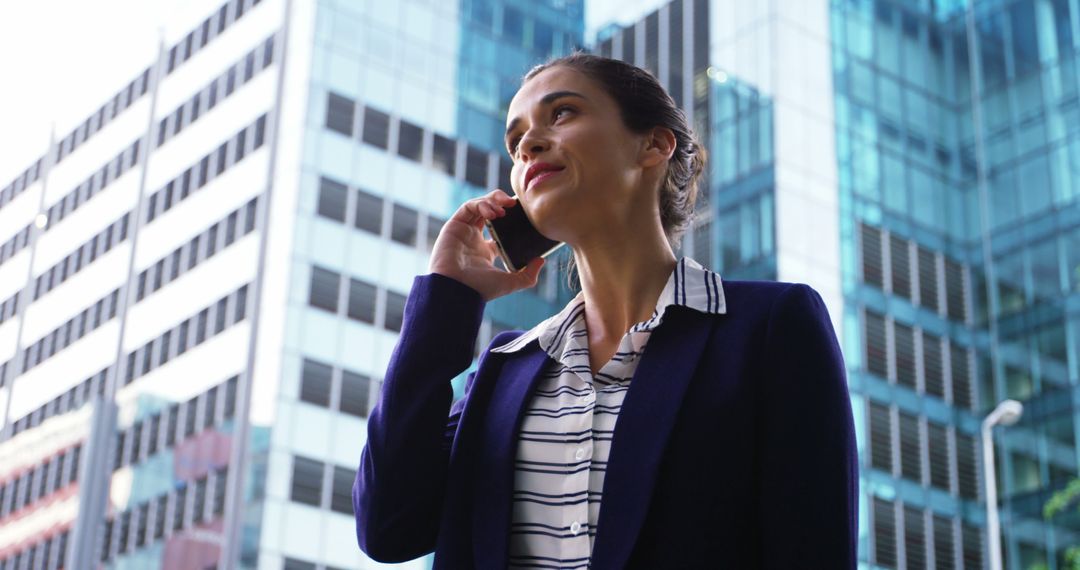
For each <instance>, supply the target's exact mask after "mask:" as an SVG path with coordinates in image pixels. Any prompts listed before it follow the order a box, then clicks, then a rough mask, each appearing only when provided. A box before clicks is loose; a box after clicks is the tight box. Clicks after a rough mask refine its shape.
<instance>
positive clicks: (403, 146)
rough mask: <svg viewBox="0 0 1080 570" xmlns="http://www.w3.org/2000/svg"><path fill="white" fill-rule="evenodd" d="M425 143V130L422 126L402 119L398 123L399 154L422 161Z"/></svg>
mask: <svg viewBox="0 0 1080 570" xmlns="http://www.w3.org/2000/svg"><path fill="white" fill-rule="evenodd" d="M423 144H424V131H423V129H421V128H420V127H418V126H416V125H414V124H412V123H410V122H408V121H405V120H402V121H400V122H399V125H398V154H399V155H401V156H403V157H405V158H407V159H409V160H414V161H416V162H420V159H421V153H422V150H423Z"/></svg>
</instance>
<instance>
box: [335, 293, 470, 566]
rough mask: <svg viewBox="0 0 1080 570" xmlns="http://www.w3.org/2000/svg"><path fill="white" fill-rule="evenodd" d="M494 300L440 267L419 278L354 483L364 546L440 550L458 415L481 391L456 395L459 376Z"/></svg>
mask: <svg viewBox="0 0 1080 570" xmlns="http://www.w3.org/2000/svg"><path fill="white" fill-rule="evenodd" d="M485 304H486V303H485V302H484V300H483V297H482V296H481V295H480V293H479V292H478V291H476V290H475V289H473V288H472V287H469V286H468V285H465V284H464V283H462V282H460V281H458V280H456V279H453V278H451V277H447V276H444V275H441V274H438V273H429V274H426V275H418V276H416V277H415V278H414V280H413V285H412V289H411V290H410V292H409V296H408V298H407V299H406V301H405V309H404V315H403V321H402V327H401V333H400V336H399V338H398V341H397V344H396V346H395V348H394V350H393V352H392V353H391V356H390V361H389V365H388V367H387V370H386V374H385V378H384V380H383V385H382V390H381V391H380V393H379V398H378V401H377V402H376V405H375V407H374V409H373V410H372V412H371V413H370V414H369V417H368V420H367V443H366V444H365V445H364V448H363V450H362V451H361V455H360V467H359V469H358V470H357V474H356V481H355V483H354V484H353V489H352V499H353V513H354V514H355V517H356V538H357V542H358V544H359V546H360V549H361V550H362V551H364V553H365V554H367V555H368V556H369V557H370V558H372V559H373V560H376V561H379V562H404V561H406V560H412V559H414V558H417V557H419V556H422V555H424V554H427V553H429V552H432V551H433V550H434V549H435V542H436V538H437V535H438V529H439V523H440V518H441V514H442V513H441V507H442V504H443V496H444V493H445V492H446V477H447V468H448V464H449V461H450V449H451V446H452V444H453V438H454V434H455V433H456V431H457V422H458V419H459V418H460V416H461V412H462V410H463V409H464V407H465V402H466V401H467V399H468V397H469V393H470V391H471V388H472V381H473V378H474V376H475V372H472V373H470V374H469V377H468V378H467V381H466V384H465V395H464V397H462V398H461V399H460V400H459V401H458V402H456V403H454V405H453V407H451V402H452V401H453V387H452V386H451V384H450V381H451V380H452V379H453V378H454V377H456V376H457V375H458V374H460V373H461V372H462V371H463V370H465V369H466V368H468V367H469V365H470V364H471V362H472V355H473V348H474V346H475V342H476V336H477V333H478V331H479V328H480V321H481V319H482V318H483V313H484V306H485Z"/></svg>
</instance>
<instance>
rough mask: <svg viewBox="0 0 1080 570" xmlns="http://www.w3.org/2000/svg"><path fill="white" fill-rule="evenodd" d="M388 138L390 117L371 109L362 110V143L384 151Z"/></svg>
mask: <svg viewBox="0 0 1080 570" xmlns="http://www.w3.org/2000/svg"><path fill="white" fill-rule="evenodd" d="M389 136H390V116H389V115H387V114H386V113H383V112H382V111H376V110H375V109H372V108H371V107H365V108H364V142H366V143H367V144H370V145H373V146H377V147H379V148H381V149H386V145H387V139H388V138H389Z"/></svg>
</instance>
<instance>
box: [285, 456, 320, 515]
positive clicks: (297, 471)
mask: <svg viewBox="0 0 1080 570" xmlns="http://www.w3.org/2000/svg"><path fill="white" fill-rule="evenodd" d="M322 485H323V463H322V462H321V461H315V460H314V459H308V458H306V457H300V456H294V457H293V473H292V490H291V492H290V494H289V499H290V500H292V501H295V502H297V503H303V504H305V505H312V506H315V507H318V506H320V504H321V503H322V500H321V498H322Z"/></svg>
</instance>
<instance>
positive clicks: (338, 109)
mask: <svg viewBox="0 0 1080 570" xmlns="http://www.w3.org/2000/svg"><path fill="white" fill-rule="evenodd" d="M355 110H356V104H355V103H353V101H352V99H347V98H345V97H342V96H341V95H338V94H337V93H329V94H328V95H327V99H326V128H328V129H330V130H332V131H337V132H339V133H341V134H343V135H345V136H347V137H351V136H352V134H353V115H354V114H355Z"/></svg>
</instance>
